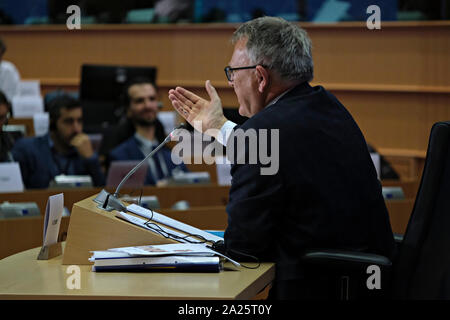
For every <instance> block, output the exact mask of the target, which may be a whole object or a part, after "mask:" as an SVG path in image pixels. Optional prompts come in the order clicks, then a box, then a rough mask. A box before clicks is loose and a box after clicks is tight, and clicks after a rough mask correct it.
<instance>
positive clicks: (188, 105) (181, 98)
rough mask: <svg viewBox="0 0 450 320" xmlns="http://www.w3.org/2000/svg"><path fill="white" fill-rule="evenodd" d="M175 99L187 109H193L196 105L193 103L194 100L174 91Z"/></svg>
mask: <svg viewBox="0 0 450 320" xmlns="http://www.w3.org/2000/svg"><path fill="white" fill-rule="evenodd" d="M172 94H173V95H174V96H175V98H176V99H177V100H178V101H180V103H182V104H183V105H184V106H185V107H186V108H192V106H193V105H194V104H195V102H193V101H192V100H189V99H187V98H186V97H185V96H184V95H182V94H181V93H179V92H177V91H174V92H173V93H172Z"/></svg>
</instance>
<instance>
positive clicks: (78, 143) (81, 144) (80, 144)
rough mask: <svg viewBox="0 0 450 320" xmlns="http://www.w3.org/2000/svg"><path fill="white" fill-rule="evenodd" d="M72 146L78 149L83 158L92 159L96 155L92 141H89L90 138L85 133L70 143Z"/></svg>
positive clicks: (78, 135)
mask: <svg viewBox="0 0 450 320" xmlns="http://www.w3.org/2000/svg"><path fill="white" fill-rule="evenodd" d="M70 144H71V145H72V146H74V147H75V148H76V149H77V151H78V153H79V154H80V156H81V157H83V158H90V157H92V156H93V154H94V150H93V148H92V143H91V140H90V139H89V136H88V135H87V134H85V133H79V134H77V135H76V136H75V137H74V138H73V139H72V140H71V141H70Z"/></svg>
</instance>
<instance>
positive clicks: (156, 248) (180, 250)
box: [90, 243, 241, 267]
mask: <svg viewBox="0 0 450 320" xmlns="http://www.w3.org/2000/svg"><path fill="white" fill-rule="evenodd" d="M92 253H93V256H92V257H91V259H90V261H93V260H95V259H100V258H118V257H120V255H123V256H125V257H136V256H146V257H149V256H166V255H194V256H214V255H218V256H221V257H223V258H225V259H227V260H229V261H230V262H231V263H233V264H234V265H235V266H237V267H240V266H241V265H240V263H239V262H237V261H235V260H233V259H230V258H229V257H227V256H225V255H223V254H221V253H219V252H216V251H214V250H212V249H210V248H208V247H206V246H205V244H192V243H173V244H160V245H148V246H137V247H123V248H111V249H108V250H107V251H92Z"/></svg>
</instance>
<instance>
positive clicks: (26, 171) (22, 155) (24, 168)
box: [11, 139, 33, 188]
mask: <svg viewBox="0 0 450 320" xmlns="http://www.w3.org/2000/svg"><path fill="white" fill-rule="evenodd" d="M30 148H31V147H28V148H27V146H26V144H25V141H24V140H23V139H21V140H19V141H17V142H16V143H15V145H14V147H13V148H12V150H11V154H12V157H13V159H14V161H17V162H18V163H19V166H20V173H21V174H22V181H23V184H24V185H25V187H26V188H28V187H29V185H30V183H29V181H28V180H29V177H30V175H31V173H32V172H33V167H32V166H31V162H30V159H31V155H29V154H28V151H27V150H29V149H30Z"/></svg>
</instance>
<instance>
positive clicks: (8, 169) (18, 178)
mask: <svg viewBox="0 0 450 320" xmlns="http://www.w3.org/2000/svg"><path fill="white" fill-rule="evenodd" d="M23 190H24V187H23V182H22V174H21V172H20V167H19V163H18V162H4V163H0V192H22V191H23Z"/></svg>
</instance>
